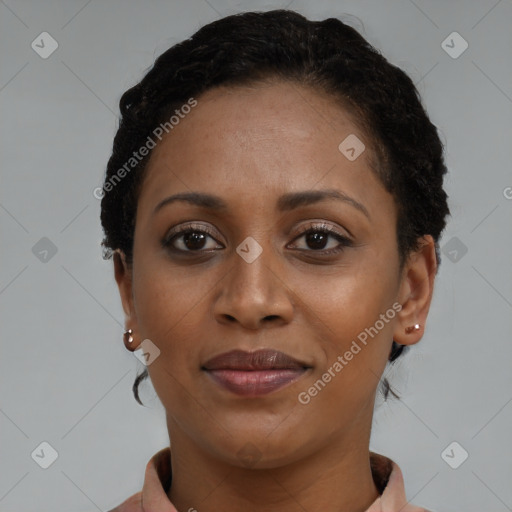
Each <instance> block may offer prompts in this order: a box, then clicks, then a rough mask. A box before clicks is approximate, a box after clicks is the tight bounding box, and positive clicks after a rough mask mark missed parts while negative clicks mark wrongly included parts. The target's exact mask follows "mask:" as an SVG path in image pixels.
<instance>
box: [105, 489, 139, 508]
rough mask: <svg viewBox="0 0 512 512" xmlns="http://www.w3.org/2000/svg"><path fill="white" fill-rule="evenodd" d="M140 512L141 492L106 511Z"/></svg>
mask: <svg viewBox="0 0 512 512" xmlns="http://www.w3.org/2000/svg"><path fill="white" fill-rule="evenodd" d="M141 510H142V492H141V491H139V492H137V493H135V494H133V495H132V496H130V497H129V498H128V499H126V500H125V501H123V502H122V503H121V504H120V505H118V506H117V507H115V508H113V509H112V510H108V511H107V512H140V511H141Z"/></svg>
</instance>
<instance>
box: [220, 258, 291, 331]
mask: <svg viewBox="0 0 512 512" xmlns="http://www.w3.org/2000/svg"><path fill="white" fill-rule="evenodd" d="M267 256H268V257H267ZM271 257H272V254H271V250H270V249H269V248H267V249H264V250H263V252H262V253H261V254H260V256H259V257H258V258H257V259H256V260H254V261H252V262H251V263H248V262H247V261H245V260H244V259H243V258H241V257H240V256H239V255H238V254H237V253H234V255H233V258H234V262H233V263H234V264H233V266H232V268H231V270H230V271H229V272H228V273H227V275H226V276H225V277H224V278H223V279H221V281H220V282H219V288H220V292H219V294H218V296H217V297H216V300H215V305H214V316H215V318H216V320H217V321H218V322H220V323H222V324H240V326H242V327H245V328H246V329H251V330H257V329H261V328H265V326H271V325H272V326H277V325H284V324H286V323H289V322H290V321H291V319H292V317H293V302H292V300H291V296H292V295H291V290H290V288H289V286H287V284H286V282H284V280H283V278H282V275H281V276H280V275H278V271H277V269H275V270H273V269H272V268H271V261H270V260H271ZM274 268H275V265H274ZM281 274H282V273H281Z"/></svg>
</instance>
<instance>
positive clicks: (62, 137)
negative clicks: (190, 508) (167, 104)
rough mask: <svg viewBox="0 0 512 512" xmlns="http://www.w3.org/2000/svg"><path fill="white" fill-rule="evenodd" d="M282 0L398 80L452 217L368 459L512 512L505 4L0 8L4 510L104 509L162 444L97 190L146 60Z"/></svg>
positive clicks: (416, 492) (420, 495)
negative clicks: (123, 102) (424, 312)
mask: <svg viewBox="0 0 512 512" xmlns="http://www.w3.org/2000/svg"><path fill="white" fill-rule="evenodd" d="M286 5H289V7H290V8H292V9H295V10H297V11H299V12H301V13H303V14H305V15H307V16H308V17H311V18H312V19H323V18H326V17H329V16H337V17H341V18H342V19H343V20H344V21H346V22H349V23H350V24H351V25H353V26H354V27H355V28H356V29H358V30H359V31H361V32H362V33H363V35H364V36H365V37H366V38H367V39H368V40H369V41H370V42H371V43H372V44H374V45H375V46H376V47H377V48H379V49H380V50H381V51H382V52H383V53H384V55H385V56H386V57H387V58H388V59H389V60H391V61H392V62H393V63H395V64H397V65H398V66H400V67H402V68H403V69H404V70H406V71H407V72H408V73H409V74H410V75H411V77H412V78H413V80H414V81H415V83H416V84H417V85H418V88H419V90H420V93H421V94H422V97H423V100H424V104H425V105H426V107H427V110H428V112H429V114H430V116H431V119H432V120H433V122H434V124H436V126H438V128H439V130H440V133H441V137H442V140H443V141H444V142H445V144H446V158H447V164H448V167H449V176H448V178H447V180H446V189H447V192H448V194H449V196H450V200H449V202H450V207H451V210H452V217H451V218H450V220H449V224H448V226H447V228H446V231H445V233H444V236H443V239H442V241H441V246H442V247H443V262H442V264H441V268H440V271H439V274H438V276H437V281H436V286H435V293H434V299H433V303H432V306H431V312H430V315H429V321H428V324H427V326H426V332H425V336H424V337H423V339H422V341H421V343H420V344H419V345H416V346H415V347H414V348H413V350H412V351H411V352H410V353H409V354H408V355H407V356H406V357H404V358H403V360H399V362H398V364H397V365H396V367H395V368H394V369H392V370H391V371H390V378H391V380H392V383H393V384H394V386H395V388H396V389H397V390H398V391H399V392H400V393H401V395H402V400H401V401H393V402H391V403H386V404H380V403H378V404H377V408H376V413H375V420H374V426H373V438H372V445H371V448H372V449H373V450H375V451H378V452H380V453H384V454H385V455H387V456H389V457H391V458H392V459H394V460H395V461H396V462H397V463H398V464H399V465H400V466H401V468H402V470H403V473H404V476H405V483H406V490H407V494H408V498H409V499H410V500H411V501H413V502H414V503H417V504H420V505H423V506H425V507H428V508H431V509H433V510H436V511H454V512H455V511H459V512H460V511H461V510H464V511H466V512H477V511H478V512H481V511H482V510H485V511H486V512H502V511H506V510H512V486H511V485H510V482H511V481H512V447H511V444H512V443H511V432H512V403H511V402H512V372H511V371H510V367H511V362H512V357H511V356H512V343H511V340H512V322H511V318H512V315H511V312H512V284H511V283H512V279H511V277H512V276H511V274H512V266H511V262H512V243H511V236H510V235H511V222H510V219H511V218H512V217H511V210H512V199H511V197H512V188H510V187H512V175H511V171H510V162H511V145H512V144H511V142H512V139H511V135H512V130H511V126H512V124H511V117H512V65H511V52H510V50H511V48H512V24H511V22H512V1H511V0H500V1H496V0H481V1H476V0H475V1H462V0H459V1H454V0H451V1H433V0H432V1H426V0H425V1H420V0H414V1H413V0H393V1H378V0H371V1H370V0H367V1H338V2H335V1H332V0H331V1H327V0H316V1H315V2H306V1H300V0H295V1H292V2H290V1H289V0H287V1H286V2H285V1H283V2H279V1H274V2H264V1H253V2H248V1H235V0H208V2H207V1H206V0H189V1H185V0H176V1H168V2H164V1H162V0H153V1H146V2H142V1H135V0H132V1H120V0H111V1H109V2H101V1H99V0H92V1H91V0H90V1H86V0H83V1H64V0H61V1H47V2H41V1H40V2H37V1H35V0H32V1H22V0H18V1H14V0H5V1H2V2H0V15H1V18H0V41H1V48H2V50H1V51H2V56H1V62H2V65H1V72H0V104H1V112H2V113H1V116H2V117H1V119H2V122H1V149H2V171H3V172H2V184H1V187H0V226H1V236H2V244H1V251H2V254H1V263H2V264H1V273H0V306H1V315H2V316H1V329H0V334H1V341H2V357H1V359H0V390H1V408H0V430H1V433H2V434H1V436H2V437H1V439H2V443H1V444H0V511H1V512H30V511H37V512H46V511H48V512H49V511H52V512H58V511H68V512H69V511H82V512H85V511H96V510H108V509H110V508H112V507H114V506H115V505H117V504H119V503H120V502H121V501H123V500H124V499H126V498H127V497H128V496H130V495H131V494H133V493H134V492H137V491H139V490H140V489H141V488H142V483H143V477H144V468H145V464H146V463H147V461H148V460H149V458H150V456H151V455H153V454H154V453H155V452H156V451H157V450H159V449H160V448H162V447H164V446H165V445H166V444H167V443H168V437H167V430H166V426H165V417H164V411H163V407H162V406H161V404H160V402H159V401H158V398H157V397H156V394H155V393H154V389H153V388H152V387H151V384H150V383H149V381H146V382H145V384H143V385H142V386H141V388H140V389H141V396H142V400H143V401H144V402H145V404H146V405H147V407H145V408H144V407H141V406H140V405H138V404H137V403H136V402H135V399H134V398H133V395H132V391H131V386H132V383H133V380H134V378H135V376H136V374H137V371H141V370H142V369H143V365H142V363H140V362H139V361H138V360H137V359H136V358H135V357H134V356H133V354H132V353H130V352H128V351H126V349H125V348H124V345H123V342H122V332H123V326H124V315H123V311H122V308H121V304H120V300H119V296H118V291H117V286H116V284H115V281H114V278H113V271H112V262H111V261H104V260H103V259H102V258H101V248H100V242H101V239H102V231H101V227H100V221H99V207H100V204H99V201H98V200H97V199H95V197H94V196H93V190H94V189H95V188H96V187H98V186H100V185H101V183H102V177H103V173H104V170H105V166H106V162H107V160H108V157H109V155H110V150H111V147H112V138H113V136H114V134H115V130H116V126H117V103H118V101H119V98H120V95H121V93H122V92H123V91H124V90H126V89H127V88H128V87H130V86H131V85H133V84H135V83H136V81H138V80H140V78H141V77H142V76H143V73H144V71H145V70H146V69H147V68H148V67H149V66H151V65H152V63H153V61H154V59H155V57H156V56H158V55H159V54H160V53H161V52H163V51H164V50H165V49H167V48H168V47H169V46H170V45H172V44H174V43H176V42H178V41H179V40H181V39H183V38H186V37H188V36H190V35H191V34H192V33H193V32H194V31H195V30H197V29H198V28H199V27H200V26H201V25H203V24H205V23H207V22H210V21H213V20H214V19H217V18H219V17H221V16H224V15H227V14H232V13H234V12H238V11H242V10H259V9H261V10H267V9H271V8H278V7H285V6H286ZM44 31H46V32H48V33H50V34H51V36H52V37H53V38H54V39H55V40H56V41H57V42H58V45H59V46H58V48H57V50H56V51H55V52H54V53H53V54H52V55H51V56H49V57H48V58H46V59H43V58H41V57H40V56H39V54H38V53H36V52H35V51H34V50H33V49H32V47H31V43H32V41H34V40H36V42H37V41H40V38H39V39H37V38H38V36H39V34H41V33H42V32H44ZM453 31H457V32H458V33H459V34H460V35H461V36H462V37H463V38H464V40H466V41H467V43H468V45H469V46H468V48H467V50H466V51H465V52H464V53H462V54H461V55H460V56H458V57H457V58H453V57H452V56H450V55H449V54H448V53H447V52H446V51H445V49H443V47H442V42H443V41H444V40H445V39H446V38H447V36H448V35H449V34H451V33H452V32H453ZM449 44H450V45H451V46H453V47H454V48H453V49H452V50H458V49H460V48H461V46H460V44H461V40H455V41H454V43H451V42H450V43H449ZM45 47H46V48H48V47H49V46H48V44H46V45H45ZM507 187H508V188H507ZM41 239H43V240H42V241H41ZM46 239H49V241H51V243H50V242H49V241H48V240H46ZM53 245H54V246H55V248H56V250H57V252H56V253H55V254H52V252H51V250H50V252H48V253H44V250H45V248H46V249H48V247H52V246H53ZM466 250H467V252H465V251H466ZM43 441H46V442H47V443H49V444H50V445H51V446H52V447H53V448H54V449H55V450H56V451H57V453H58V458H57V459H56V460H55V462H54V463H53V464H52V465H51V466H50V467H49V468H48V469H42V468H41V467H40V466H39V465H38V464H36V462H35V461H34V460H33V458H32V457H31V454H32V453H33V451H34V450H35V449H36V448H38V447H39V445H40V443H42V442H43ZM453 441H457V442H458V443H459V444H460V445H461V446H462V447H463V448H464V449H465V450H466V451H467V452H468V454H469V457H468V458H467V460H466V461H465V462H464V463H463V464H461V465H460V466H459V467H458V468H457V469H452V468H451V467H450V466H449V465H448V464H447V463H446V462H445V460H443V458H442V456H441V454H442V452H443V450H444V449H445V448H446V447H447V446H448V445H449V444H450V443H452V442H453ZM460 450H461V449H460V448H457V449H456V450H455V451H454V452H453V454H454V455H453V457H452V459H457V458H458V457H460V453H462V452H461V451H460ZM46 453H48V451H47V452H46ZM450 455H451V453H450ZM309 512H313V511H309Z"/></svg>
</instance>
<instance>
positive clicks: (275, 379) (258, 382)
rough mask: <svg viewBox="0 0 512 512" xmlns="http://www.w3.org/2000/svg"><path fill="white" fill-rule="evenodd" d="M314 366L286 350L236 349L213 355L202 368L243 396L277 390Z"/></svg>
mask: <svg viewBox="0 0 512 512" xmlns="http://www.w3.org/2000/svg"><path fill="white" fill-rule="evenodd" d="M308 368H310V366H308V365H307V364H305V363H303V362H301V361H298V360H296V359H294V358H292V357H290V356H288V355H287V354H284V353H283V352H279V351H276V350H267V349H263V350H257V351H255V352H245V351H243V350H232V351H231V352H225V353H223V354H220V355H218V356H215V357H213V358H212V359H209V360H208V361H207V362H206V363H205V364H204V365H203V366H202V367H201V369H202V370H204V371H206V373H207V374H208V375H209V376H210V377H211V378H212V379H213V380H214V382H216V383H217V384H219V385H221V386H222V387H223V388H225V389H227V390H229V391H231V392H233V393H235V394H237V395H243V396H259V395H264V394H267V393H270V392H272V391H276V390H277V389H280V388H282V387H284V386H286V385H288V384H291V383H292V382H294V381H295V380H297V379H298V378H300V377H301V376H302V375H303V374H304V373H305V372H306V371H307V370H308Z"/></svg>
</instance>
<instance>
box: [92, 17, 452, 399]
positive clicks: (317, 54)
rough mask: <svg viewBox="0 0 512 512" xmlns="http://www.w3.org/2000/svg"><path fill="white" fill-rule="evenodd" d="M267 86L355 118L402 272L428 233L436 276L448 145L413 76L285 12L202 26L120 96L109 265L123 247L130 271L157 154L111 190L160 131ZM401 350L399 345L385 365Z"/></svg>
mask: <svg viewBox="0 0 512 512" xmlns="http://www.w3.org/2000/svg"><path fill="white" fill-rule="evenodd" d="M269 80H284V81H288V82H291V83H295V84H297V85H301V86H307V87H312V88H314V89H315V90H316V91H318V92H321V93H324V94H325V93H326V94H328V95H329V96H330V97H332V98H333V101H334V102H336V103H338V104H340V105H341V106H343V107H344V108H345V109H346V110H347V111H348V112H349V113H351V114H353V115H354V118H355V120H356V122H357V123H358V124H359V126H360V127H361V128H362V130H363V131H364V132H365V134H367V135H368V140H369V141H370V143H371V147H372V149H373V154H374V155H376V156H377V159H376V161H373V160H372V162H371V164H370V165H371V168H372V171H373V172H374V173H375V175H376V176H377V177H378V179H379V180H380V182H381V183H382V184H383V186H384V187H385V189H386V190H387V191H388V192H389V193H391V194H392V196H393V198H394V201H395V204H396V207H397V225H396V233H397V243H398V253H399V259H400V262H399V265H400V269H402V268H403V265H404V262H405V261H406V259H407V256H408V254H409V253H410V252H412V251H415V250H417V249H418V248H419V247H420V245H421V240H420V239H421V238H422V237H423V236H424V235H427V234H430V235H431V236H432V237H433V239H434V241H435V252H436V260H437V264H438V268H439V264H440V262H441V260H440V251H439V238H440V236H441V233H442V231H443V230H444V228H445V225H446V217H447V216H448V215H450V211H449V207H448V203H447V199H448V196H447V194H446V193H445V191H444V190H443V176H444V174H445V173H446V172H447V168H446V166H445V163H444V156H443V149H444V148H443V144H442V142H441V140H440V138H439V136H438V133H437V129H436V127H435V125H433V124H432V123H431V121H430V119H429V117H428V115H427V113H426V111H425V109H424V108H423V106H422V102H421V97H420V95H419V93H418V91H417V89H416V87H415V85H414V83H413V82H412V80H411V78H410V77H409V76H408V75H407V74H406V73H405V72H404V71H402V70H401V69H400V68H398V67H396V66H394V65H393V64H391V63H390V62H388V61H387V60H386V58H385V57H383V56H382V54H381V53H380V52H379V51H378V50H377V49H375V48H374V47H373V46H372V45H371V44H370V43H369V42H368V41H366V40H365V39H364V38H363V36H362V35H360V34H359V33H358V32H357V31H356V30H355V29H354V28H352V27H350V26H349V25H346V24H345V23H343V22H342V21H340V20H339V19H336V18H329V19H325V20H323V21H310V20H308V19H307V18H305V17H304V16H302V15H300V14H298V13H296V12H294V11H290V10H282V9H279V10H272V11H267V12H245V13H241V14H235V15H231V16H227V17H225V18H222V19H219V20H217V21H214V22H212V23H209V24H208V25H205V26H203V27H202V28H200V29H199V30H198V31H197V32H196V33H195V34H194V35H193V36H192V37H190V38H188V39H186V40H184V41H182V42H180V43H178V44H176V45H174V46H172V47H171V48H169V49H168V50H166V51H165V52H164V53H162V54H161V55H160V56H159V57H158V58H157V59H156V61H155V63H154V65H153V66H152V67H151V68H150V69H149V71H147V74H146V75H145V76H144V77H143V79H142V80H141V81H140V82H139V83H138V84H136V85H135V86H133V87H131V88H130V89H128V90H127V91H126V92H124V94H123V95H122V97H121V99H120V101H119V108H120V112H121V118H120V121H119V127H118V130H117V133H116V135H115V137H114V141H113V149H112V155H111V157H110V159H109V161H108V164H107V169H106V175H105V182H104V185H103V190H104V191H105V193H103V194H102V200H101V223H102V227H103V230H104V233H105V237H104V239H103V241H102V246H103V258H104V259H110V258H111V257H112V254H113V252H114V251H115V250H116V249H120V250H122V251H123V253H124V255H125V257H126V261H127V264H128V266H129V267H130V268H131V266H132V263H133V238H134V229H135V218H136V211H137V200H138V197H139V193H140V189H141V186H142V182H143V178H144V169H145V167H146V163H147V161H148V160H149V158H150V156H151V151H149V152H148V153H147V154H146V155H145V156H144V157H143V158H141V159H140V161H138V162H136V164H135V165H133V170H131V171H130V172H129V173H127V174H126V173H123V179H122V180H119V179H118V180H117V181H118V183H117V184H116V185H115V186H114V187H112V180H113V178H115V177H116V176H115V174H116V172H119V171H120V170H121V168H122V167H123V165H124V166H125V167H124V168H125V169H126V162H127V161H128V160H130V158H132V155H133V154H134V151H135V150H136V149H138V148H140V147H141V146H143V145H144V142H145V141H146V140H147V139H148V136H149V135H150V134H151V133H152V131H153V130H154V129H155V127H157V126H158V125H161V124H163V123H164V122H165V121H166V120H168V118H169V115H170V114H171V113H172V112H175V111H176V109H179V108H180V107H181V106H182V105H184V104H186V103H187V101H189V100H190V98H191V97H195V98H198V97H199V96H200V95H201V94H202V93H204V92H205V91H207V90H209V89H212V88H214V87H217V86H227V87H236V86H243V85H251V84H254V83H257V82H264V81H269ZM125 174H126V175H125ZM118 176H119V173H118ZM107 184H110V186H109V187H107ZM405 349H406V347H405V346H403V345H399V344H397V343H396V342H395V341H394V340H393V343H392V348H391V351H390V354H389V362H391V363H392V362H394V361H395V360H396V359H397V358H398V357H399V356H401V355H402V354H403V353H404V351H405ZM147 376H148V371H147V369H145V370H144V372H143V373H142V374H140V375H138V376H137V378H136V380H135V382H134V384H133V392H134V395H135V399H136V400H137V402H139V403H140V404H141V405H143V404H142V402H141V401H140V399H139V394H138V386H139V384H140V382H141V381H142V380H144V379H145V378H146V377H147ZM381 386H382V387H381V392H382V393H383V395H384V399H385V400H386V399H387V398H388V394H389V393H390V392H391V393H392V394H393V395H394V396H395V397H397V398H399V397H398V395H397V394H396V393H395V392H394V391H393V390H392V389H391V386H390V384H389V382H388V380H387V379H384V380H383V382H382V383H381Z"/></svg>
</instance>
